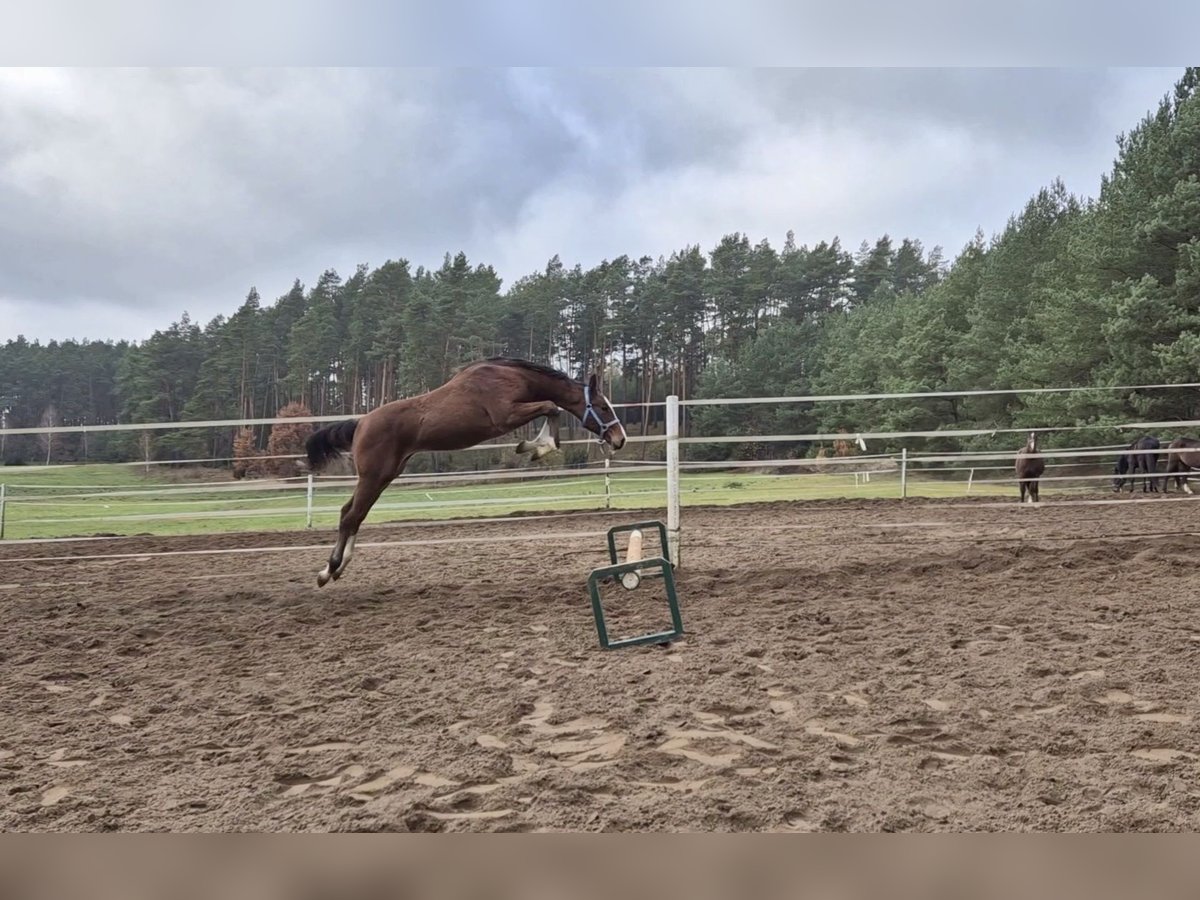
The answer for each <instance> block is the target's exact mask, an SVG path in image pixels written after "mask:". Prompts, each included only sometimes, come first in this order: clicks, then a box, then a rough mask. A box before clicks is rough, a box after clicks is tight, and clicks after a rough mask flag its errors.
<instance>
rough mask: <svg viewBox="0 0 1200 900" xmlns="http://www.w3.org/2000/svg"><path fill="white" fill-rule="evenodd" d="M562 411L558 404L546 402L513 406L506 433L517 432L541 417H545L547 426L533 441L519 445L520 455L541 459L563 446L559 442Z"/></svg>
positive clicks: (522, 442)
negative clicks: (526, 454)
mask: <svg viewBox="0 0 1200 900" xmlns="http://www.w3.org/2000/svg"><path fill="white" fill-rule="evenodd" d="M561 414H562V410H561V409H559V408H558V404H557V403H554V402H552V401H549V400H546V401H542V402H539V403H516V404H513V408H512V411H511V412H510V413H509V418H508V419H507V420H506V422H505V425H506V431H516V430H517V429H518V428H520V427H521V426H522V425H528V424H529V423H530V422H532V421H533V420H534V419H536V418H538V417H539V416H545V417H546V421H545V424H543V425H542V430H541V431H539V432H538V435H537V437H535V438H534V439H533V440H532V441H521V442H520V443H519V444H517V452H518V453H528V454H530V456H531V457H532V458H533V459H541V458H542V457H543V456H545V455H546V454H548V453H553V452H554V451H555V450H557V449H558V448H559V447H560V446H561V441H560V440H559V416H560V415H561Z"/></svg>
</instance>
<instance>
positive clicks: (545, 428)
mask: <svg viewBox="0 0 1200 900" xmlns="http://www.w3.org/2000/svg"><path fill="white" fill-rule="evenodd" d="M557 449H558V447H557V446H556V445H555V443H554V438H553V437H552V436H551V434H550V423H549V422H545V423H543V425H542V430H541V431H539V432H538V434H537V437H535V438H534V439H533V440H532V441H521V443H519V444H517V452H518V453H531V454H533V458H534V459H541V458H542V457H543V456H547V455H549V454H551V453H553V452H554V451H555V450H557Z"/></svg>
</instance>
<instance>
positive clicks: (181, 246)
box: [0, 69, 1179, 339]
mask: <svg viewBox="0 0 1200 900" xmlns="http://www.w3.org/2000/svg"><path fill="white" fill-rule="evenodd" d="M1178 74H1179V71H1178V70H711V69H706V70H687V69H684V70H639V69H634V70H628V69H582V70H577V69H571V70H511V71H510V70H471V69H467V70H445V69H426V70H399V71H396V70H311V69H304V70H276V69H272V70H48V71H47V70H41V71H35V72H24V71H15V70H4V71H0V209H2V210H3V211H4V213H3V215H2V216H0V272H2V273H3V278H2V280H0V339H3V338H5V337H9V336H12V335H14V334H16V333H25V334H26V335H27V336H29V337H39V338H42V339H49V338H63V337H70V336H76V337H83V336H90V337H130V338H144V337H146V336H147V335H148V334H149V333H150V332H152V331H153V330H154V329H155V328H160V327H164V326H165V325H166V324H168V323H169V322H170V321H171V320H172V319H174V318H176V317H177V316H178V315H179V313H180V312H181V311H182V310H183V309H184V308H187V309H188V310H190V311H191V313H192V315H193V318H196V319H200V320H205V319H207V318H209V317H211V316H212V315H215V314H217V313H220V312H225V313H228V312H231V311H232V310H233V309H234V308H236V306H237V304H238V303H239V302H240V300H241V298H242V297H243V296H244V295H245V293H246V291H247V289H248V288H249V287H250V286H251V285H252V284H253V285H257V287H258V288H259V290H260V291H261V292H262V294H263V295H264V297H265V298H267V299H268V300H270V299H273V298H274V297H275V296H278V295H279V294H281V293H283V292H284V291H285V290H286V289H287V288H288V287H289V286H290V284H291V282H292V280H293V278H296V277H300V278H301V279H302V280H304V281H306V282H308V283H311V282H312V281H313V280H315V278H316V276H317V275H318V274H319V273H320V271H321V270H322V269H324V268H326V267H329V266H334V267H336V268H338V269H339V270H340V271H343V272H344V273H348V272H349V271H351V270H352V268H353V266H354V264H355V263H357V262H369V263H371V264H373V265H377V264H379V263H381V262H383V261H384V260H385V259H387V258H397V257H401V256H403V257H406V258H409V259H411V260H412V261H413V262H414V263H418V264H425V265H434V266H436V265H437V264H438V263H439V262H440V260H441V257H442V254H443V253H444V252H446V251H451V252H453V251H456V250H458V249H463V250H465V251H466V252H467V253H468V255H469V256H470V257H471V258H472V260H475V261H479V262H489V263H493V264H495V265H496V266H497V268H498V270H499V271H500V273H501V275H502V276H503V277H504V278H505V280H506V282H509V283H511V281H513V280H515V279H516V278H518V277H520V276H521V275H524V274H527V273H528V272H530V271H533V270H536V269H539V268H541V267H542V266H543V265H544V263H545V261H546V260H547V259H548V258H549V257H550V256H551V255H553V254H555V253H559V254H561V255H562V257H563V259H564V260H565V261H567V262H569V263H572V262H575V261H578V262H581V263H582V264H584V265H585V266H590V265H594V264H595V263H597V262H599V261H600V260H601V259H602V258H604V257H612V256H615V255H618V254H621V253H629V254H633V255H639V254H642V253H649V254H651V255H658V254H664V253H669V252H670V251H671V250H673V249H676V248H678V247H680V246H682V245H684V244H685V243H689V242H690V243H694V242H700V244H701V245H702V246H703V247H706V248H707V247H710V246H712V245H713V244H714V243H715V242H716V241H717V240H718V239H719V238H720V237H721V235H722V234H725V233H727V232H730V231H734V230H741V231H746V232H748V233H749V234H750V235H751V236H752V237H753V238H754V239H758V238H760V237H764V236H765V237H769V238H770V239H771V240H772V241H773V242H775V243H776V244H778V243H780V242H781V241H782V239H783V235H784V233H785V232H786V231H787V230H788V229H789V228H791V229H794V230H795V231H796V234H797V238H798V240H800V241H802V242H803V241H810V242H811V241H816V240H821V239H824V238H829V237H832V236H834V235H840V236H841V237H842V240H843V242H844V243H846V244H848V245H851V246H854V245H857V243H858V242H859V241H860V240H862V239H873V238H875V237H877V236H878V235H879V234H881V233H882V232H884V231H888V232H890V233H891V234H893V235H894V236H900V235H905V236H913V237H918V238H920V239H921V240H923V241H924V242H925V243H926V245H927V246H930V245H933V244H942V245H944V246H946V248H947V250H948V251H949V252H951V253H953V252H955V251H957V250H958V248H959V247H961V245H962V244H964V243H965V242H966V241H967V240H969V239H970V237H971V235H972V234H973V233H974V231H975V228H976V227H977V226H983V227H984V228H985V230H989V231H991V230H996V229H999V228H1001V227H1002V226H1003V224H1004V221H1005V219H1006V218H1007V216H1008V215H1009V214H1010V213H1012V212H1013V211H1015V210H1017V209H1018V208H1019V207H1020V206H1021V205H1022V204H1023V203H1024V201H1025V200H1026V199H1027V198H1028V196H1029V195H1030V194H1031V193H1032V192H1034V191H1036V190H1037V188H1038V187H1040V186H1041V185H1044V184H1046V183H1048V182H1049V181H1050V180H1051V179H1053V178H1054V177H1057V176H1061V177H1063V178H1064V180H1065V181H1066V182H1067V186H1068V187H1069V188H1070V189H1071V190H1073V191H1076V192H1079V193H1086V194H1090V193H1093V192H1094V191H1095V189H1096V187H1097V185H1098V183H1099V177H1100V175H1101V173H1102V172H1104V171H1106V170H1107V169H1108V167H1109V165H1110V163H1111V160H1112V157H1113V155H1114V153H1115V143H1114V138H1115V136H1116V134H1117V132H1119V131H1122V130H1128V129H1129V128H1131V127H1132V126H1133V125H1135V124H1136V122H1137V120H1138V119H1139V118H1140V117H1141V116H1142V115H1143V114H1144V113H1145V112H1146V111H1147V110H1149V109H1151V108H1152V107H1153V106H1155V105H1156V104H1157V102H1158V100H1159V98H1160V97H1161V96H1162V95H1163V94H1164V93H1165V92H1167V91H1168V90H1169V88H1170V87H1171V84H1172V83H1173V81H1174V80H1175V79H1176V78H1177V77H1178Z"/></svg>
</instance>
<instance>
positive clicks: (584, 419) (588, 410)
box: [579, 384, 621, 444]
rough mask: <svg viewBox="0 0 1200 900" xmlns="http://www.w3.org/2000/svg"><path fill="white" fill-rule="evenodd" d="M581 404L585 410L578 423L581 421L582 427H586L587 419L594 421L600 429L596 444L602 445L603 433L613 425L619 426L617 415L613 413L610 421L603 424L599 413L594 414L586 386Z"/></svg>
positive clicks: (590, 390)
mask: <svg viewBox="0 0 1200 900" xmlns="http://www.w3.org/2000/svg"><path fill="white" fill-rule="evenodd" d="M583 403H584V406H585V409H584V411H583V416H582V417H581V418H580V420H579V421H581V422H582V423H583V424H584V425H587V420H588V419H595V420H596V424H597V425H598V426H599V427H600V431H599V432H597V434H596V442H597V443H600V444H603V443H604V433H605V432H606V431H608V429H610V428H612V427H613V426H614V425H620V424H621V420H620V419H618V418H617V414H616V413H615V412H614V413H613V417H612V421H609V422H605V421H604V420H603V419H602V418H600V413H598V412H596V407H595V406H593V405H592V389H591V387H590V386H589V385H586V384H585V385H584V386H583Z"/></svg>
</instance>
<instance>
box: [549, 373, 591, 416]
mask: <svg viewBox="0 0 1200 900" xmlns="http://www.w3.org/2000/svg"><path fill="white" fill-rule="evenodd" d="M542 383H543V384H544V387H542V388H540V389H539V393H544V394H545V397H544V398H543V399H546V400H552V401H554V402H555V403H557V404H558V405H559V406H561V407H562V408H563V409H567V410H571V411H574V408H575V407H576V406H579V407H582V406H583V399H582V398H583V385H581V384H578V383H576V382H574V381H561V380H559V379H557V378H543V379H542Z"/></svg>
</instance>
